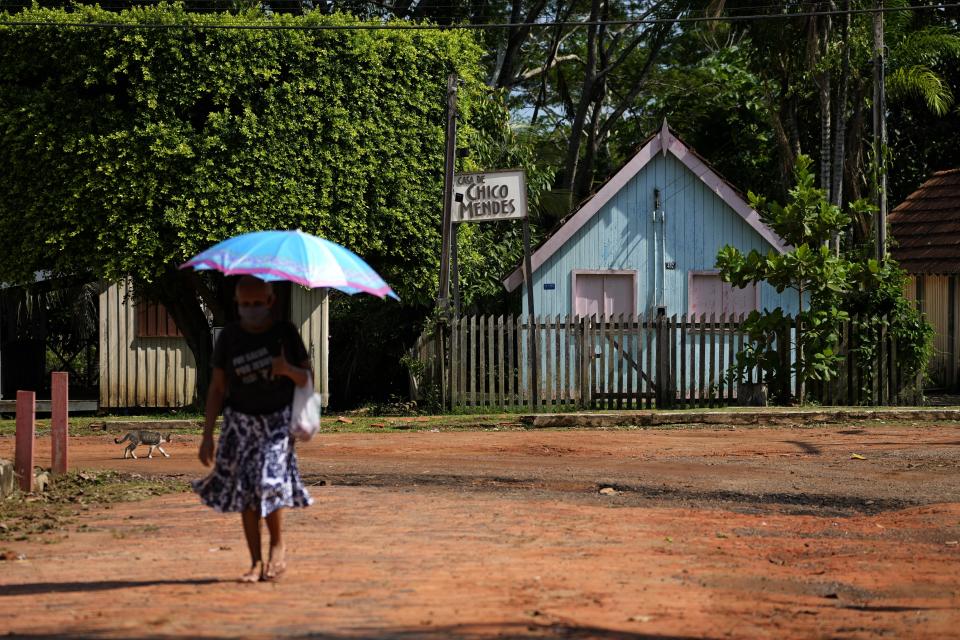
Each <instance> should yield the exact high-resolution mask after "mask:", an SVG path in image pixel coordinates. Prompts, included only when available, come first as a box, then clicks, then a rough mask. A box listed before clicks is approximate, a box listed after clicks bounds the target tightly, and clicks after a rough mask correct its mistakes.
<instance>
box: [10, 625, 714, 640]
mask: <svg viewBox="0 0 960 640" xmlns="http://www.w3.org/2000/svg"><path fill="white" fill-rule="evenodd" d="M69 635H70V637H71V638H77V639H79V640H84V639H85V640H101V639H104V638H112V637H116V635H115V634H114V633H112V632H110V631H82V630H78V629H71V630H70V634H69ZM5 637H7V638H19V639H20V640H54V639H55V638H56V639H59V638H63V637H64V636H63V635H62V634H59V633H50V634H32V633H31V634H14V635H8V636H5ZM128 637H132V638H136V639H137V640H171V639H173V638H182V637H183V636H180V635H176V636H174V635H165V634H145V635H140V636H128ZM240 637H242V636H207V635H204V636H203V638H204V639H205V640H228V639H233V638H240ZM276 637H279V636H276ZM285 637H288V638H293V639H294V640H357V639H360V638H363V639H364V640H412V639H413V638H417V639H418V640H447V639H450V640H486V639H489V638H497V639H498V640H529V639H530V638H565V639H570V640H579V639H583V640H585V639H587V638H599V639H600V640H607V639H612V638H617V640H693V638H694V637H696V638H698V639H699V640H710V638H709V637H707V636H664V635H657V634H646V633H634V632H630V631H623V630H620V629H605V628H601V627H591V626H583V627H581V626H572V625H565V624H552V625H535V624H525V623H507V624H496V625H492V624H490V625H488V624H462V625H453V626H437V627H417V628H415V629H408V628H394V629H391V628H386V629H384V628H370V627H365V628H359V629H354V630H351V631H346V632H342V633H324V632H317V633H307V634H302V635H295V634H291V635H287V636H285Z"/></svg>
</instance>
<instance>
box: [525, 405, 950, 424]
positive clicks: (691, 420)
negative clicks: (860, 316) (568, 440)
mask: <svg viewBox="0 0 960 640" xmlns="http://www.w3.org/2000/svg"><path fill="white" fill-rule="evenodd" d="M849 420H909V421H916V422H943V421H958V420H960V409H816V410H796V411H790V410H786V411H682V412H671V411H623V412H619V413H539V414H533V415H525V416H521V417H520V421H521V422H522V423H523V424H525V425H526V426H528V427H533V428H536V429H564V428H567V429H583V428H599V427H628V426H640V427H646V426H666V425H682V424H724V425H795V424H798V423H810V422H846V421H849Z"/></svg>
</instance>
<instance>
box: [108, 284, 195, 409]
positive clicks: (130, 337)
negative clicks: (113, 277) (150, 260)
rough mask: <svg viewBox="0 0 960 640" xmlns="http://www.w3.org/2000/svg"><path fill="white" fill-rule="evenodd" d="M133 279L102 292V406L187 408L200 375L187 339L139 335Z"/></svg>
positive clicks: (113, 407)
mask: <svg viewBox="0 0 960 640" xmlns="http://www.w3.org/2000/svg"><path fill="white" fill-rule="evenodd" d="M136 306H137V305H136V302H135V300H134V296H133V289H132V286H131V285H130V283H129V282H123V283H114V284H112V285H110V286H108V287H107V288H106V289H105V290H104V291H103V292H102V293H101V294H100V406H101V407H102V408H105V409H118V408H125V407H183V406H186V405H189V404H191V403H192V402H193V396H194V393H195V389H196V382H197V375H196V365H195V364H194V359H193V353H192V352H191V351H190V349H189V348H188V347H187V343H186V341H185V340H184V339H183V338H140V337H137V332H136V328H137V311H136Z"/></svg>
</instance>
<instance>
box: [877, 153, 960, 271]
mask: <svg viewBox="0 0 960 640" xmlns="http://www.w3.org/2000/svg"><path fill="white" fill-rule="evenodd" d="M887 220H888V222H889V223H890V234H891V235H892V236H893V237H894V239H895V240H896V243H895V246H893V247H891V249H890V253H891V255H893V257H894V258H896V260H897V262H899V263H900V266H902V267H903V268H904V269H906V270H907V271H908V272H910V273H938V274H946V273H960V169H948V170H946V171H937V172H936V173H934V174H933V177H931V178H930V179H929V180H927V181H926V182H924V183H923V184H922V185H921V186H920V188H919V189H917V190H916V191H914V192H913V193H911V194H910V195H909V196H907V199H906V200H904V201H903V202H901V203H900V204H899V205H898V206H897V208H896V209H894V210H893V211H892V212H890V215H889V216H888V218H887Z"/></svg>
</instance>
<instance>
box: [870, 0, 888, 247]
mask: <svg viewBox="0 0 960 640" xmlns="http://www.w3.org/2000/svg"><path fill="white" fill-rule="evenodd" d="M873 6H874V12H873V157H874V204H876V206H877V213H876V215H875V216H874V233H875V234H876V239H877V252H876V255H877V260H883V258H884V257H885V256H886V255H887V92H886V89H885V87H884V83H885V82H886V69H885V68H884V65H885V61H884V54H885V52H884V34H883V0H874V5H873Z"/></svg>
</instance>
